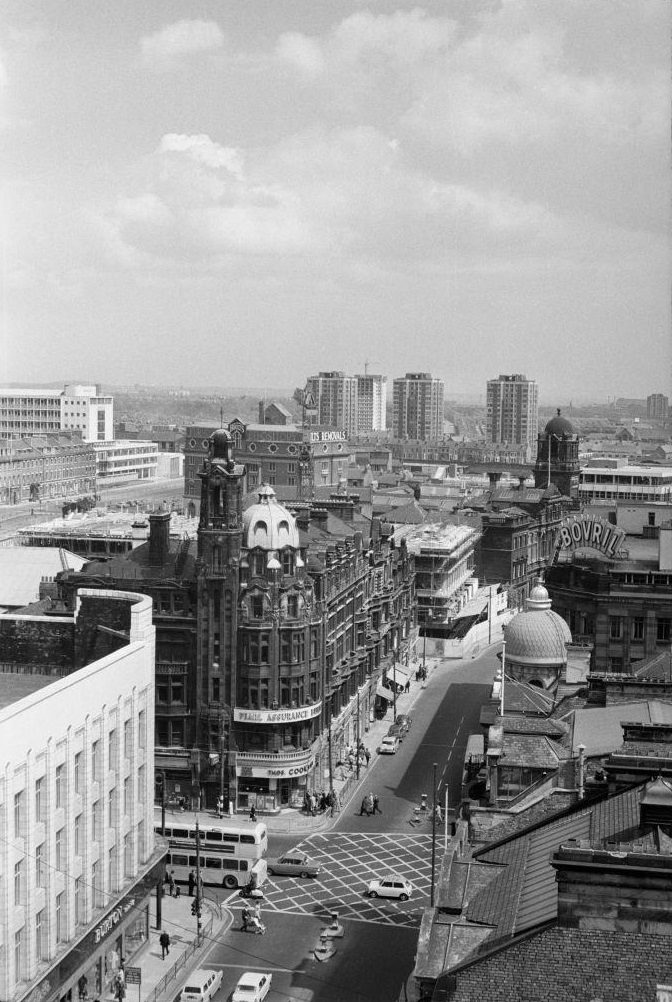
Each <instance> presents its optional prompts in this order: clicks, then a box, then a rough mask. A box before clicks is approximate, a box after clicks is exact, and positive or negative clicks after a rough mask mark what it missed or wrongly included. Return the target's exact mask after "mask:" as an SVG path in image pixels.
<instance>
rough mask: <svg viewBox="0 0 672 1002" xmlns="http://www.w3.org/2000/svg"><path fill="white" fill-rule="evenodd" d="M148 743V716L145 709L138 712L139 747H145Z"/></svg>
mask: <svg viewBox="0 0 672 1002" xmlns="http://www.w3.org/2000/svg"><path fill="white" fill-rule="evenodd" d="M146 745H147V716H146V714H145V711H144V710H140V713H139V714H138V747H139V748H145V747H146Z"/></svg>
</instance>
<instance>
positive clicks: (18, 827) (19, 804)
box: [14, 790, 24, 838]
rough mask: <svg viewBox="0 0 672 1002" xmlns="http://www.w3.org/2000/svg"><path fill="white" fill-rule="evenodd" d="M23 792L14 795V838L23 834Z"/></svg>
mask: <svg viewBox="0 0 672 1002" xmlns="http://www.w3.org/2000/svg"><path fill="white" fill-rule="evenodd" d="M23 811H24V805H23V790H21V791H20V792H19V793H15V794H14V838H21V835H22V834H23Z"/></svg>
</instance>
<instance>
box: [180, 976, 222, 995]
mask: <svg viewBox="0 0 672 1002" xmlns="http://www.w3.org/2000/svg"><path fill="white" fill-rule="evenodd" d="M221 983H222V972H221V971H210V970H206V969H205V968H200V969H199V970H197V971H192V973H191V974H190V975H189V980H188V981H187V983H186V985H185V986H184V988H183V989H182V991H181V992H180V1002H210V999H211V998H212V996H213V995H214V994H215V992H217V991H219V987H220V985H221Z"/></svg>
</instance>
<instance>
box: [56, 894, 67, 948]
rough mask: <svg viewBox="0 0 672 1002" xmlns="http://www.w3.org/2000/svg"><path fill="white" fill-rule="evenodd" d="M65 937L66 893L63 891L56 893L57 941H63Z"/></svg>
mask: <svg viewBox="0 0 672 1002" xmlns="http://www.w3.org/2000/svg"><path fill="white" fill-rule="evenodd" d="M64 939H65V893H64V892H63V891H61V893H60V894H57V895H56V942H57V943H62V942H63V940H64Z"/></svg>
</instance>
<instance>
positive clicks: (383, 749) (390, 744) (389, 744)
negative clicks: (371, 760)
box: [378, 735, 399, 755]
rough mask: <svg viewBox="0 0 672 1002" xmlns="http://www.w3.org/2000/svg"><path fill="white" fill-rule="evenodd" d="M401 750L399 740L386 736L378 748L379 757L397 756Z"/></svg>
mask: <svg viewBox="0 0 672 1002" xmlns="http://www.w3.org/2000/svg"><path fill="white" fill-rule="evenodd" d="M398 748H399V738H398V737H396V736H393V737H389V735H387V736H385V737H384V738H383V740H382V741H381V742H380V745H379V747H378V754H379V755H396V754H397V749H398Z"/></svg>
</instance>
